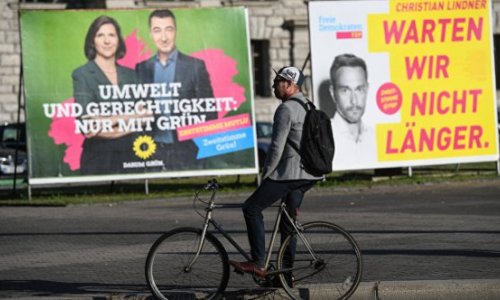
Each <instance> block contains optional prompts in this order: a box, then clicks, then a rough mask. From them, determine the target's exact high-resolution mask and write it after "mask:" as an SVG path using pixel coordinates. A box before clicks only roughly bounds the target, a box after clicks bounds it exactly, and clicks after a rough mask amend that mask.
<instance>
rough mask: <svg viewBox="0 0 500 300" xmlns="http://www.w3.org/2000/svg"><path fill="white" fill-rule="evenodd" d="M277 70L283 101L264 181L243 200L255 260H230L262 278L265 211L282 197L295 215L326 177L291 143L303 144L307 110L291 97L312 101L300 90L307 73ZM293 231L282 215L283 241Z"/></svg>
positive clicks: (291, 251) (288, 259)
mask: <svg viewBox="0 0 500 300" xmlns="http://www.w3.org/2000/svg"><path fill="white" fill-rule="evenodd" d="M274 72H275V73H276V76H275V78H274V82H273V89H274V95H275V96H276V98H278V99H280V100H281V101H282V103H281V104H280V105H279V106H278V108H277V109H276V112H275V114H274V123H273V133H272V139H271V144H270V146H269V150H268V153H267V157H266V161H265V163H264V167H263V171H262V172H263V181H262V184H261V185H260V186H259V187H258V188H257V189H256V190H255V192H254V193H253V194H252V195H251V196H250V198H248V199H247V200H246V201H245V203H244V204H243V215H244V217H245V223H246V226H247V232H248V240H249V243H250V253H251V257H252V261H246V262H237V261H232V260H230V261H229V263H230V264H231V265H232V266H233V267H234V268H235V270H236V271H238V272H245V273H252V274H254V275H256V276H257V277H261V278H265V277H266V276H267V270H266V269H265V268H264V265H265V261H264V260H265V256H266V249H265V229H264V220H263V215H262V211H263V210H264V209H265V208H267V207H269V206H271V205H272V204H273V203H274V202H276V201H278V200H279V199H284V200H285V202H286V206H287V210H288V213H289V214H290V215H291V216H292V217H293V218H295V217H296V215H297V210H298V209H299V207H300V205H301V203H302V199H303V197H304V194H305V192H307V191H308V190H309V189H310V188H311V187H312V186H313V185H314V184H315V183H316V181H318V180H321V179H322V178H323V177H317V176H313V175H311V174H309V173H307V172H306V171H305V170H304V168H303V166H302V165H301V158H300V155H299V153H298V152H297V151H296V150H295V149H294V148H293V147H292V146H291V145H290V143H294V144H295V145H300V141H301V138H302V125H303V123H304V118H305V115H306V111H305V110H304V108H303V107H302V106H301V104H300V103H297V102H296V101H288V100H290V99H292V98H294V99H298V100H299V101H301V102H304V103H306V102H307V101H309V100H308V99H307V98H306V97H305V96H304V95H303V94H302V92H301V85H302V83H303V82H304V79H305V77H304V74H303V73H302V71H301V70H299V69H298V68H296V67H283V68H281V69H279V70H278V71H274ZM288 141H289V142H288ZM290 231H291V225H290V223H289V221H288V220H286V219H285V218H282V219H281V224H280V234H281V241H282V242H283V240H284V239H285V238H286V237H287V234H288V233H289V232H290ZM295 248H296V242H293V243H290V245H289V247H288V249H287V250H286V253H285V260H284V261H285V266H284V267H285V268H291V267H292V266H293V260H294V257H295ZM292 276H293V275H292V274H291V273H288V274H285V277H286V279H287V281H288V282H289V283H290V286H292V278H293V277H292Z"/></svg>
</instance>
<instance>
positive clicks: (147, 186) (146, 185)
mask: <svg viewBox="0 0 500 300" xmlns="http://www.w3.org/2000/svg"><path fill="white" fill-rule="evenodd" d="M144 192H145V193H146V195H149V180H147V179H146V180H144Z"/></svg>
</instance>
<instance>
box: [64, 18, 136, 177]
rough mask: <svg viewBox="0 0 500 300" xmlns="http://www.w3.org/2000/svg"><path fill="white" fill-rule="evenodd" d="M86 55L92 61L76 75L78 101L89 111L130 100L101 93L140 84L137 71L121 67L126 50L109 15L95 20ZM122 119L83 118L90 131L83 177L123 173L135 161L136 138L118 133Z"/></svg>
mask: <svg viewBox="0 0 500 300" xmlns="http://www.w3.org/2000/svg"><path fill="white" fill-rule="evenodd" d="M84 52H85V56H86V57H87V59H88V62H87V63H86V64H85V65H83V66H80V67H78V68H77V69H76V70H75V71H74V72H73V74H72V78H73V96H74V98H75V102H76V103H78V104H80V105H81V106H82V107H83V110H84V112H85V111H86V108H87V106H88V105H89V104H92V103H99V102H104V101H107V102H109V101H123V100H126V99H113V100H109V99H108V100H105V99H103V98H102V95H101V94H100V92H99V86H106V85H119V86H123V85H124V84H134V83H137V79H136V75H135V71H134V70H132V69H129V68H126V67H123V66H120V65H118V64H117V59H120V58H122V57H123V56H125V52H126V48H125V42H124V39H123V37H122V35H121V30H120V26H119V25H118V23H117V22H116V20H114V19H113V18H111V17H108V16H100V17H98V18H97V19H95V20H94V21H93V22H92V24H91V25H90V27H89V30H88V32H87V36H86V38H85V46H84ZM128 100H130V99H128ZM119 118H122V117H121V116H116V115H111V116H98V115H94V116H89V115H88V114H87V115H85V114H84V115H83V116H82V117H81V119H80V121H81V122H86V123H85V124H87V125H88V128H89V130H87V132H86V133H85V141H84V143H83V151H82V155H81V168H80V172H81V174H88V175H93V174H113V173H121V172H122V171H124V169H123V163H124V162H127V161H130V160H131V159H132V158H133V138H134V135H133V134H130V132H125V131H120V130H118V120H119ZM110 127H111V128H112V130H109V128H110Z"/></svg>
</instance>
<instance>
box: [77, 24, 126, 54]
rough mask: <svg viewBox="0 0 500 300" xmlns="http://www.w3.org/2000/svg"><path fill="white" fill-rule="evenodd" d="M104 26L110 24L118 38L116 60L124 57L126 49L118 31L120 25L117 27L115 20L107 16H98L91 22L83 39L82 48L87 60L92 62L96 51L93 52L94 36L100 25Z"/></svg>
mask: <svg viewBox="0 0 500 300" xmlns="http://www.w3.org/2000/svg"><path fill="white" fill-rule="evenodd" d="M105 24H111V25H113V26H114V27H115V30H116V35H117V36H118V49H117V51H116V58H117V59H120V58H122V57H124V56H125V52H127V48H126V47H125V41H124V40H123V37H122V33H121V30H120V25H118V22H116V20H115V19H113V18H111V17H108V16H100V17H98V18H97V19H95V20H94V22H92V24H91V25H90V27H89V31H88V32H87V36H86V37H85V46H84V51H85V56H86V57H87V58H88V59H89V60H93V59H94V58H95V56H96V50H95V43H94V39H95V35H96V34H97V31H99V28H101V26H102V25H105Z"/></svg>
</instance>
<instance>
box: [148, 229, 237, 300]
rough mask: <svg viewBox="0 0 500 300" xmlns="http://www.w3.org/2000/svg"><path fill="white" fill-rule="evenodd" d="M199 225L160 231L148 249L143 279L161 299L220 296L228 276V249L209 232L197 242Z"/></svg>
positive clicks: (211, 297)
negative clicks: (160, 234) (197, 227)
mask: <svg viewBox="0 0 500 300" xmlns="http://www.w3.org/2000/svg"><path fill="white" fill-rule="evenodd" d="M200 239H201V229H196V228H188V227H186V228H177V229H174V230H172V231H169V232H167V233H165V234H164V235H162V236H161V237H160V238H159V239H158V240H157V241H156V242H155V243H154V244H153V246H152V247H151V250H149V253H148V257H147V260H146V280H147V283H148V286H149V288H150V289H151V292H152V293H153V295H154V296H155V297H156V298H158V299H163V300H174V299H175V300H183V299H186V300H187V299H189V300H193V299H219V297H220V296H221V294H222V292H223V291H224V289H225V288H226V286H227V282H228V280H229V262H228V256H227V252H226V250H225V249H224V247H223V246H222V244H221V243H220V242H219V240H217V239H216V238H215V237H214V236H213V235H212V234H210V233H207V235H206V238H205V240H204V242H203V247H202V249H201V252H200V253H199V255H198V256H196V253H197V250H198V247H199V245H200Z"/></svg>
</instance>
